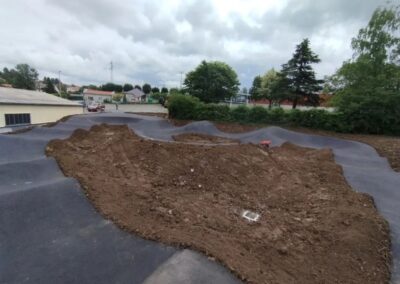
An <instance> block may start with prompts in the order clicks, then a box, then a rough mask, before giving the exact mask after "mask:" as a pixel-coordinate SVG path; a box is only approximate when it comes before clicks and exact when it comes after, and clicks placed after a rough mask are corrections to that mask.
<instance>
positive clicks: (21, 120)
mask: <svg viewBox="0 0 400 284" xmlns="http://www.w3.org/2000/svg"><path fill="white" fill-rule="evenodd" d="M4 116H5V119H6V125H21V124H30V123H31V114H30V113H6V114H5V115H4Z"/></svg>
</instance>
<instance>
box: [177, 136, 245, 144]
mask: <svg viewBox="0 0 400 284" xmlns="http://www.w3.org/2000/svg"><path fill="white" fill-rule="evenodd" d="M172 138H173V139H174V140H175V141H179V142H186V143H196V144H239V141H238V140H234V139H228V138H223V137H217V136H211V135H205V134H197V133H184V134H179V135H174V136H173V137H172Z"/></svg>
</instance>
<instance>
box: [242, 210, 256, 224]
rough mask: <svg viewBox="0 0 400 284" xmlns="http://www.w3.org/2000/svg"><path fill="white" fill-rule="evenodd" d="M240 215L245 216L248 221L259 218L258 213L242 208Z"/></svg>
mask: <svg viewBox="0 0 400 284" xmlns="http://www.w3.org/2000/svg"><path fill="white" fill-rule="evenodd" d="M242 217H243V218H245V219H246V220H247V221H249V222H257V221H258V220H259V219H260V214H258V213H255V212H252V211H249V210H244V211H243V212H242Z"/></svg>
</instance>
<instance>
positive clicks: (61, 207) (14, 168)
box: [0, 113, 400, 284]
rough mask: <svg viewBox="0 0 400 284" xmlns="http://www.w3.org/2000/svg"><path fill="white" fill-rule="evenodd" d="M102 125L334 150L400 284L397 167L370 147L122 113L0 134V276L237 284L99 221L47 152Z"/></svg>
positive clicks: (204, 264) (200, 261) (194, 258)
mask: <svg viewBox="0 0 400 284" xmlns="http://www.w3.org/2000/svg"><path fill="white" fill-rule="evenodd" d="M100 123H107V124H127V125H128V126H129V127H130V128H132V129H133V130H134V131H135V132H136V133H137V134H138V135H141V136H143V137H145V138H147V139H155V140H161V141H173V139H172V135H176V134H180V133H193V132H195V133H202V134H208V135H215V136H221V137H226V138H233V139H238V140H240V141H241V142H243V143H258V142H259V141H260V140H263V139H268V140H271V141H272V144H273V146H279V145H281V144H282V143H284V142H286V141H289V142H292V143H294V144H297V145H299V146H305V147H312V148H331V149H333V152H334V155H335V160H336V162H337V163H338V164H339V165H341V166H342V167H343V171H344V175H345V178H346V179H347V181H348V183H349V184H350V185H351V187H352V188H353V189H354V190H356V191H360V192H365V193H368V194H370V195H371V196H373V197H374V200H375V203H376V206H377V208H378V210H379V212H380V213H381V214H382V215H383V216H384V217H385V218H386V220H388V222H389V224H390V228H391V235H392V247H393V248H392V253H393V268H392V271H393V272H392V283H400V210H399V209H398V208H397V207H399V206H400V174H399V173H396V172H394V171H393V170H392V169H391V167H390V165H389V164H388V162H387V160H386V159H385V158H382V157H380V156H379V155H378V154H377V152H376V151H375V149H373V148H372V147H370V146H368V145H365V144H362V143H358V142H352V141H346V140H341V139H337V138H330V137H322V136H315V135H308V134H301V133H296V132H293V131H288V130H285V129H282V128H279V127H268V128H264V129H259V130H256V131H252V132H249V133H240V134H228V133H223V132H221V131H219V130H218V129H217V128H216V127H215V126H214V125H213V124H212V123H210V122H206V121H202V122H194V123H191V124H188V125H186V126H182V127H175V126H173V125H171V124H170V123H169V122H168V121H167V120H165V119H162V118H158V117H149V116H139V115H133V114H122V113H103V114H89V115H81V116H75V117H72V118H70V119H68V120H67V121H66V122H60V123H58V124H57V125H56V126H54V127H51V128H46V127H36V128H34V129H33V130H31V131H28V132H25V133H20V134H13V135H0V181H1V182H0V283H143V282H145V283H196V284H197V283H239V281H238V280H237V279H235V278H234V277H233V276H232V275H231V274H230V273H229V272H228V271H227V270H226V269H225V268H223V267H222V266H220V265H218V264H217V263H214V262H212V261H210V260H208V259H207V258H206V257H204V256H201V255H199V254H196V253H194V252H191V251H188V250H179V249H176V248H172V247H168V246H164V245H162V244H158V243H155V242H151V241H146V240H142V239H140V238H138V237H135V236H133V235H131V234H127V233H125V232H123V231H121V230H119V229H118V228H117V227H116V226H114V225H113V224H112V223H111V222H109V221H107V220H104V219H103V218H102V217H101V216H100V215H99V214H98V213H97V212H96V211H95V210H94V208H93V207H92V206H91V204H90V203H89V202H88V201H87V199H86V197H85V196H84V194H83V191H82V190H81V188H80V185H79V183H78V182H77V181H76V180H74V179H70V178H66V177H65V176H64V175H63V173H62V172H61V171H60V169H59V168H58V166H57V163H56V162H55V161H54V159H52V158H47V157H46V156H45V154H44V151H45V147H46V145H47V143H48V142H49V141H50V140H52V139H64V138H67V137H69V136H70V135H71V133H72V132H73V131H74V130H75V129H77V128H83V129H89V128H90V127H91V126H93V125H95V124H100Z"/></svg>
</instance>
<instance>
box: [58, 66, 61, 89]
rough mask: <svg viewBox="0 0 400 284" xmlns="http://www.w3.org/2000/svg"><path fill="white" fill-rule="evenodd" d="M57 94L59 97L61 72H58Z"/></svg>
mask: <svg viewBox="0 0 400 284" xmlns="http://www.w3.org/2000/svg"><path fill="white" fill-rule="evenodd" d="M58 93H59V94H60V95H61V71H58Z"/></svg>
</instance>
